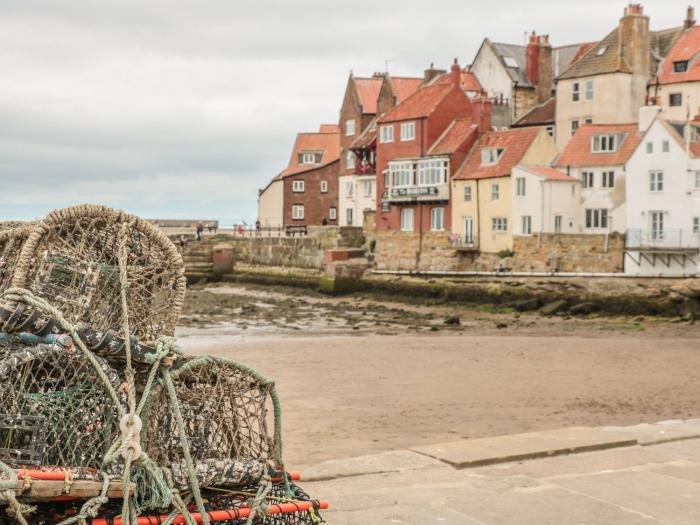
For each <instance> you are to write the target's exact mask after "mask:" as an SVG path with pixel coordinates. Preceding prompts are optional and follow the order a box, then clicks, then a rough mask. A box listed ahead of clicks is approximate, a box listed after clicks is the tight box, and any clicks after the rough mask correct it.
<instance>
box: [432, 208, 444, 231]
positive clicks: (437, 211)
mask: <svg viewBox="0 0 700 525" xmlns="http://www.w3.org/2000/svg"><path fill="white" fill-rule="evenodd" d="M430 229H431V230H433V231H442V230H444V229H445V208H431V209H430Z"/></svg>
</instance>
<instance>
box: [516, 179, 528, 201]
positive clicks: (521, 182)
mask: <svg viewBox="0 0 700 525" xmlns="http://www.w3.org/2000/svg"><path fill="white" fill-rule="evenodd" d="M525 193H526V182H525V177H516V178H515V194H516V195H517V196H519V197H524V196H525Z"/></svg>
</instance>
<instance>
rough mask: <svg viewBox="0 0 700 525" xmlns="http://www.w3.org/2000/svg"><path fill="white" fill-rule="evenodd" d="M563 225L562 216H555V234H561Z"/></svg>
mask: <svg viewBox="0 0 700 525" xmlns="http://www.w3.org/2000/svg"><path fill="white" fill-rule="evenodd" d="M561 225H562V216H561V215H555V216H554V233H561Z"/></svg>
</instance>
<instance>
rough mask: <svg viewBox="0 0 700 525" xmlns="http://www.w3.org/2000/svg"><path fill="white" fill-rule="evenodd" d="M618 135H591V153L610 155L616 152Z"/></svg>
mask: <svg viewBox="0 0 700 525" xmlns="http://www.w3.org/2000/svg"><path fill="white" fill-rule="evenodd" d="M618 141H619V137H618V135H593V140H592V142H591V151H592V152H593V153H612V152H615V151H617V147H618Z"/></svg>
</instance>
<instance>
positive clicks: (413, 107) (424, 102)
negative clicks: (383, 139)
mask: <svg viewBox="0 0 700 525" xmlns="http://www.w3.org/2000/svg"><path fill="white" fill-rule="evenodd" d="M453 89H454V85H453V84H431V85H427V86H423V87H421V88H420V89H419V90H417V91H416V92H415V93H413V94H412V95H410V96H409V97H408V98H407V99H406V100H404V101H403V102H401V103H400V104H399V105H397V106H396V107H395V108H394V109H392V110H391V111H389V112H388V113H386V114H385V115H384V116H382V117H381V118H380V119H379V123H380V124H381V123H384V122H396V121H399V120H410V119H416V118H424V117H428V116H430V115H431V114H432V112H433V111H434V110H435V108H436V107H437V106H438V105H439V104H440V102H442V100H444V99H445V97H446V96H447V95H448V94H449V93H450V92H451V91H452V90H453Z"/></svg>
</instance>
